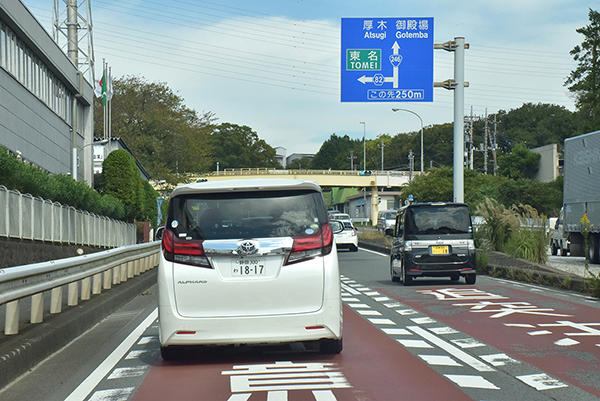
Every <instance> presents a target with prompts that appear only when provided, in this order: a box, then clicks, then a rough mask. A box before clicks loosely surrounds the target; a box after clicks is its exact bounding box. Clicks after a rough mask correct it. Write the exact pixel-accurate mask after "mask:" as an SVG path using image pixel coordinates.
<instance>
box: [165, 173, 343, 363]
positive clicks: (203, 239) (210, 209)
mask: <svg viewBox="0 0 600 401" xmlns="http://www.w3.org/2000/svg"><path fill="white" fill-rule="evenodd" d="M333 235H334V233H333V232H332V227H331V225H330V223H329V222H328V219H327V212H326V209H325V204H324V202H323V196H322V194H321V188H320V187H319V186H318V185H317V184H316V183H314V182H312V181H304V180H288V179H247V180H225V181H211V182H202V183H195V184H187V185H183V186H178V187H177V188H175V190H173V193H172V194H171V198H170V201H169V211H168V216H167V220H166V226H165V228H164V231H163V232H162V252H161V257H160V263H159V269H158V313H159V337H160V346H161V355H162V357H163V359H167V360H168V359H172V358H173V357H175V356H176V355H178V354H179V351H180V349H181V346H185V345H203V344H204V345H229V344H277V343H289V342H297V341H315V342H318V344H319V348H320V351H321V352H324V353H339V352H340V351H341V350H342V303H341V298H340V277H339V268H338V259H337V252H336V247H335V242H334V240H333Z"/></svg>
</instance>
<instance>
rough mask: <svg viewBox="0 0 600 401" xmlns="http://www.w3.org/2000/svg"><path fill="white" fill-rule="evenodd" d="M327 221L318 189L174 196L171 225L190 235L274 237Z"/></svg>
mask: <svg viewBox="0 0 600 401" xmlns="http://www.w3.org/2000/svg"><path fill="white" fill-rule="evenodd" d="M326 221H327V216H326V213H325V207H324V204H323V197H322V196H321V194H320V193H319V192H315V191H310V190H304V191H263V192H235V193H206V194H191V195H180V196H177V197H175V198H173V199H172V200H171V202H170V204H169V220H168V221H167V228H168V229H171V230H173V231H174V232H175V233H176V235H178V236H179V237H184V238H187V239H199V240H213V239H243V238H272V237H294V236H298V235H309V234H313V233H315V232H317V231H318V230H319V228H320V227H321V224H323V223H324V222H326Z"/></svg>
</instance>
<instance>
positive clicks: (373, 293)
mask: <svg viewBox="0 0 600 401" xmlns="http://www.w3.org/2000/svg"><path fill="white" fill-rule="evenodd" d="M365 295H368V296H370V297H376V296H378V295H381V294H380V293H378V292H377V291H368V292H365Z"/></svg>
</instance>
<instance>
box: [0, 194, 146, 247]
mask: <svg viewBox="0 0 600 401" xmlns="http://www.w3.org/2000/svg"><path fill="white" fill-rule="evenodd" d="M135 230H136V229H135V225H134V224H129V223H125V222H122V221H119V220H113V219H109V218H108V217H104V216H98V215H95V214H93V213H89V212H84V211H81V210H77V209H75V208H73V207H70V206H63V205H61V204H60V203H58V202H52V201H49V200H45V199H42V198H38V197H34V196H31V195H29V194H22V193H20V192H19V191H16V190H8V189H7V188H6V187H4V186H2V185H0V237H11V238H19V239H29V240H38V241H48V242H59V243H66V244H76V245H89V246H102V247H118V246H124V245H131V244H135V242H136V232H135Z"/></svg>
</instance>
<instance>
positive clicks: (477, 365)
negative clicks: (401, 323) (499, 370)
mask: <svg viewBox="0 0 600 401" xmlns="http://www.w3.org/2000/svg"><path fill="white" fill-rule="evenodd" d="M408 329H409V330H410V331H412V332H414V333H415V334H418V335H419V336H421V337H423V338H424V339H426V340H427V341H429V342H430V343H432V344H435V345H437V346H438V347H440V348H441V349H443V350H444V351H446V352H447V353H449V354H450V355H452V356H454V357H455V358H457V359H460V360H461V361H463V362H464V363H466V364H467V365H469V366H471V367H472V368H473V369H475V370H478V371H480V372H494V371H495V370H496V369H494V368H492V367H491V366H488V365H486V364H485V363H483V362H481V361H480V360H479V359H477V358H475V357H474V356H471V355H469V354H467V353H466V352H464V351H462V350H460V349H458V348H456V347H455V346H454V345H452V344H450V343H448V342H446V341H444V340H442V339H441V338H438V337H436V336H435V335H433V334H431V333H429V332H428V331H427V330H425V329H423V328H421V327H419V326H408Z"/></svg>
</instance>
